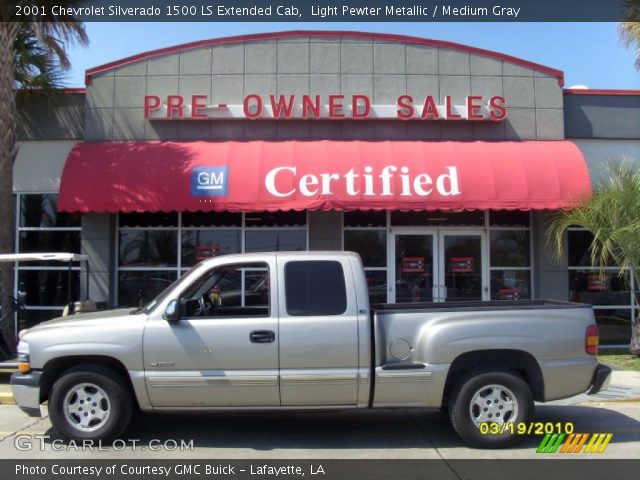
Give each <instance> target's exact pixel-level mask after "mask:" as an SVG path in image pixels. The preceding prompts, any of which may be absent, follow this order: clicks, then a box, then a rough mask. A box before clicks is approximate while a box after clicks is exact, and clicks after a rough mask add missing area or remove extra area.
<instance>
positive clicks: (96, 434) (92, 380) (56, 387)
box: [49, 365, 133, 440]
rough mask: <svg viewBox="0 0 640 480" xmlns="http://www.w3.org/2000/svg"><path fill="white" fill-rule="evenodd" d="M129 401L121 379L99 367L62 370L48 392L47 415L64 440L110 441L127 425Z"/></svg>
mask: <svg viewBox="0 0 640 480" xmlns="http://www.w3.org/2000/svg"><path fill="white" fill-rule="evenodd" d="M132 410H133V403H132V400H131V393H130V391H129V388H128V387H127V385H126V384H125V382H124V381H123V380H122V379H121V378H120V377H119V376H118V375H117V374H116V373H115V372H113V371H112V370H110V369H108V368H105V367H101V366H98V365H96V366H85V367H76V368H73V369H71V370H69V371H67V372H66V373H64V374H63V375H62V376H61V377H60V378H59V379H58V380H57V381H56V382H55V383H54V384H53V387H52V389H51V394H50V395H49V418H50V419H51V424H52V425H53V428H54V429H55V430H56V432H58V434H59V435H60V436H61V437H62V438H65V439H73V440H101V439H105V440H107V439H108V440H110V439H113V438H116V437H117V436H118V435H120V434H121V433H122V432H123V431H124V430H125V428H127V426H128V425H129V422H130V420H131V414H132Z"/></svg>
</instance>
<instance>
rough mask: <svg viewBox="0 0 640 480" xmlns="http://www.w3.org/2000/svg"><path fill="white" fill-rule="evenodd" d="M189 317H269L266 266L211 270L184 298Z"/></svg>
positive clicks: (257, 265)
mask: <svg viewBox="0 0 640 480" xmlns="http://www.w3.org/2000/svg"><path fill="white" fill-rule="evenodd" d="M180 303H181V304H182V313H183V315H184V316H185V317H188V318H194V317H255V316H269V270H268V268H267V265H266V264H259V263H251V264H236V265H225V266H223V267H219V268H216V269H214V270H210V271H209V272H207V273H205V274H204V275H203V276H202V277H201V278H200V279H198V280H197V281H196V282H194V284H193V285H192V286H191V287H189V288H188V289H187V290H186V292H185V293H184V294H183V295H182V297H181V300H180Z"/></svg>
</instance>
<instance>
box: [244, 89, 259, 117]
mask: <svg viewBox="0 0 640 480" xmlns="http://www.w3.org/2000/svg"><path fill="white" fill-rule="evenodd" d="M251 99H254V100H255V101H256V111H255V112H251V108H249V101H250V100H251ZM242 110H243V111H244V116H245V117H247V118H249V119H251V120H255V119H256V118H260V117H261V116H262V98H261V97H260V95H256V94H255V93H252V94H251V95H247V96H246V97H244V102H242Z"/></svg>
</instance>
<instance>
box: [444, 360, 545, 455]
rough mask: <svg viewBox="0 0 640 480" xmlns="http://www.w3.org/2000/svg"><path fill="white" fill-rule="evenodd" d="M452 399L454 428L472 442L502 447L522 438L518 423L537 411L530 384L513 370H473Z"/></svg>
mask: <svg viewBox="0 0 640 480" xmlns="http://www.w3.org/2000/svg"><path fill="white" fill-rule="evenodd" d="M450 398H451V400H450V402H449V418H450V420H451V424H452V425H453V428H454V430H455V431H456V433H457V434H458V435H460V437H461V438H462V439H463V440H464V441H465V442H466V443H468V444H469V445H471V446H473V447H479V448H500V447H506V446H509V445H513V444H514V443H516V442H517V441H518V440H519V436H518V434H517V430H516V426H517V424H518V423H519V422H528V421H529V419H530V418H531V415H532V413H533V395H532V393H531V389H530V388H529V385H527V383H526V382H525V381H524V380H523V379H522V378H520V377H519V376H517V375H515V374H513V373H509V372H484V373H475V374H474V373H472V374H470V375H468V376H467V377H465V378H463V379H462V380H461V381H460V382H459V383H458V384H457V385H456V387H455V389H454V391H453V393H452V395H451V397H450Z"/></svg>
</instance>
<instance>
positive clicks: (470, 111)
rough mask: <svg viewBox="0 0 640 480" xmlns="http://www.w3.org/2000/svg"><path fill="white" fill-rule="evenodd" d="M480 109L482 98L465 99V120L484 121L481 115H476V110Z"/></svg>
mask: <svg viewBox="0 0 640 480" xmlns="http://www.w3.org/2000/svg"><path fill="white" fill-rule="evenodd" d="M477 101H480V105H478V104H477V103H475V102H477ZM481 109H482V97H476V96H471V97H467V118H468V119H469V120H482V119H484V115H482V113H476V112H478V110H481Z"/></svg>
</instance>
